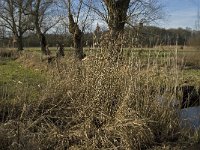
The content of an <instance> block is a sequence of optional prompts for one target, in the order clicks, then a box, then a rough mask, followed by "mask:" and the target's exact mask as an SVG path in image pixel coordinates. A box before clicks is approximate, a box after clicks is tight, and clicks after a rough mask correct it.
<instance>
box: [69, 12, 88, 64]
mask: <svg viewBox="0 0 200 150" xmlns="http://www.w3.org/2000/svg"><path fill="white" fill-rule="evenodd" d="M68 17H69V32H70V33H71V34H72V35H73V42H74V49H75V58H77V59H79V60H82V59H83V58H84V57H85V54H84V52H83V42H82V38H83V32H82V31H81V30H80V29H79V26H78V24H77V23H75V22H74V19H73V16H72V14H71V12H69V16H68Z"/></svg>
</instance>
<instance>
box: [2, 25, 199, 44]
mask: <svg viewBox="0 0 200 150" xmlns="http://www.w3.org/2000/svg"><path fill="white" fill-rule="evenodd" d="M106 32H107V31H100V33H99V34H100V36H101V35H102V34H104V33H106ZM46 37H47V41H48V44H49V46H50V47H55V46H56V44H57V43H58V42H60V43H63V44H64V45H65V47H72V46H73V39H72V35H71V34H70V33H65V34H47V35H46ZM199 39H200V32H199V31H194V30H192V29H190V28H186V29H182V28H178V29H164V28H159V27H155V26H144V27H142V29H140V30H139V32H138V30H137V29H136V28H130V27H126V28H125V41H126V42H125V45H124V46H125V47H154V46H156V45H176V43H177V44H178V45H183V46H184V45H188V46H191V45H192V46H196V45H199ZM11 41H12V38H11V37H10V36H9V33H0V47H9V46H10V47H12V46H13V45H12V44H11ZM23 41H24V43H23V44H24V47H39V46H40V42H39V40H38V38H37V35H36V34H35V33H27V34H26V36H24V40H23ZM93 45H94V32H87V33H85V34H84V38H83V46H84V47H92V46H93Z"/></svg>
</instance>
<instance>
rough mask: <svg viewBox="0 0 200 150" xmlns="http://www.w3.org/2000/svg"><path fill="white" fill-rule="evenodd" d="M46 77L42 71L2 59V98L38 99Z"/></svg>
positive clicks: (0, 95)
mask: <svg viewBox="0 0 200 150" xmlns="http://www.w3.org/2000/svg"><path fill="white" fill-rule="evenodd" d="M45 81H46V79H45V77H44V76H43V75H41V74H40V72H36V71H33V70H31V69H28V68H24V67H22V66H21V65H20V63H18V62H16V61H11V60H3V61H0V99H2V100H14V99H15V100H16V99H18V97H21V96H23V97H24V100H33V99H37V97H38V96H39V92H40V90H41V88H42V86H44V85H45Z"/></svg>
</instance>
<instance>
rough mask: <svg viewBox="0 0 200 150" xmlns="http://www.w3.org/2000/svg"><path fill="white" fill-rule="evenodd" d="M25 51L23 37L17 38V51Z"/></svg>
mask: <svg viewBox="0 0 200 150" xmlns="http://www.w3.org/2000/svg"><path fill="white" fill-rule="evenodd" d="M23 49H24V44H23V38H22V36H18V37H17V50H18V51H22V50H23Z"/></svg>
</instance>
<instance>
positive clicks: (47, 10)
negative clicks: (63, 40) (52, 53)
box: [26, 0, 60, 55]
mask: <svg viewBox="0 0 200 150" xmlns="http://www.w3.org/2000/svg"><path fill="white" fill-rule="evenodd" d="M29 1H30V3H29V7H27V9H26V14H30V15H31V16H32V22H33V24H34V27H35V31H36V34H37V36H38V38H39V40H40V46H41V51H42V53H43V54H45V55H49V51H48V48H47V39H46V33H47V32H48V31H49V30H50V29H51V28H52V27H54V26H55V25H56V24H58V22H59V21H60V16H59V15H58V14H57V12H58V11H57V9H56V5H54V4H55V3H54V0H29Z"/></svg>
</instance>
